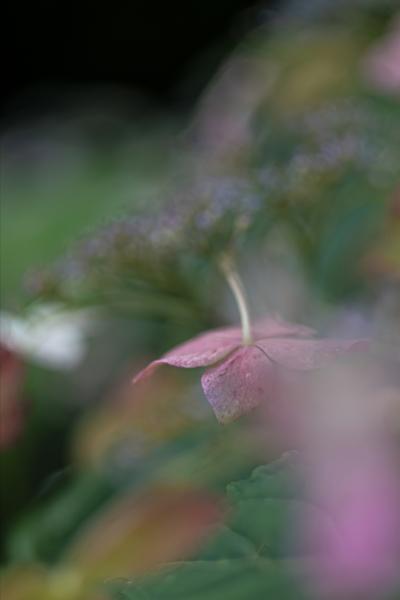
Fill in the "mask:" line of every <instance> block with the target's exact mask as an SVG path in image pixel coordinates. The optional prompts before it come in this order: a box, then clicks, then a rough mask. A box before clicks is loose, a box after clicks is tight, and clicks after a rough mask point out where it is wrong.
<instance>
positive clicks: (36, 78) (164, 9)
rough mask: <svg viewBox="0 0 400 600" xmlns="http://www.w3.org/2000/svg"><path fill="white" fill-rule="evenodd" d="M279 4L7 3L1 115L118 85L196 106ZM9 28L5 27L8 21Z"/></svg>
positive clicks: (159, 101) (228, 0)
mask: <svg viewBox="0 0 400 600" xmlns="http://www.w3.org/2000/svg"><path fill="white" fill-rule="evenodd" d="M278 4H279V0H267V1H265V0H264V2H262V3H260V2H255V1H254V0H186V1H181V2H178V1H174V2H166V1H165V2H164V1H163V0H157V1H154V0H153V1H151V0H147V1H146V0H132V1H131V2H128V1H126V2H108V3H104V4H102V3H98V2H90V1H86V2H85V1H83V2H81V3H79V4H78V3H75V4H74V3H71V2H65V1H61V2H60V1H57V2H53V3H47V2H40V1H39V2H38V1H37V2H30V3H28V2H26V3H25V4H21V3H20V2H13V3H12V4H11V3H10V6H9V8H8V19H6V21H5V23H4V25H3V27H4V32H5V33H6V34H8V40H7V42H6V48H5V55H6V60H5V63H4V66H5V67H6V68H5V71H6V72H7V75H5V72H3V94H2V101H1V103H2V105H1V109H2V114H3V116H6V117H11V118H18V116H20V113H23V114H25V113H26V112H27V111H28V112H32V111H37V110H39V111H45V110H46V108H47V105H50V107H51V106H52V103H53V99H54V95H56V96H57V95H60V93H61V95H62V92H63V91H64V90H65V93H66V94H68V93H69V92H70V90H71V86H72V87H73V86H82V85H88V86H93V85H94V86H96V85H101V86H103V85H106V86H108V85H116V86H122V87H123V88H124V89H127V90H128V91H129V90H131V89H132V90H135V91H139V92H140V93H141V94H142V95H143V97H144V98H145V99H146V100H147V101H149V102H152V103H155V104H156V105H160V106H161V107H163V108H164V107H165V108H171V107H172V108H180V107H182V106H185V105H187V104H188V103H191V102H192V101H193V99H194V98H195V97H196V96H197V95H198V93H199V92H200V91H201V89H202V88H203V86H204V85H205V83H206V82H207V81H208V79H209V78H210V76H211V75H212V73H213V72H214V71H215V70H216V68H218V65H219V64H220V62H221V61H222V59H223V57H224V56H226V54H227V53H228V52H229V51H230V50H231V49H232V48H233V47H234V46H235V45H236V44H237V43H238V41H240V39H241V38H242V37H243V35H244V34H245V33H246V31H248V30H250V29H252V28H254V26H257V25H258V24H260V22H265V21H266V20H268V19H269V18H270V17H271V16H272V15H273V14H274V13H275V12H276V10H277V6H278ZM7 21H8V22H7Z"/></svg>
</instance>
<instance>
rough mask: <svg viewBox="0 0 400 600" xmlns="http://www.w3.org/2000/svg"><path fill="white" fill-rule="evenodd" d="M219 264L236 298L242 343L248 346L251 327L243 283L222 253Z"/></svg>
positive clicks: (231, 263)
mask: <svg viewBox="0 0 400 600" xmlns="http://www.w3.org/2000/svg"><path fill="white" fill-rule="evenodd" d="M219 264H220V267H221V270H222V272H223V274H224V276H225V279H226V281H227V283H228V285H229V287H230V288H231V290H232V293H233V295H234V297H235V300H236V303H237V306H238V309H239V314H240V320H241V323H242V338H243V344H244V345H245V346H249V345H250V344H251V343H252V337H251V329H250V316H249V309H248V307H247V302H246V296H245V292H244V288H243V284H242V282H241V279H240V277H239V274H238V273H237V271H236V270H235V268H234V265H233V262H232V260H231V259H230V258H229V257H228V256H227V255H224V256H223V257H222V258H221V260H220V263H219Z"/></svg>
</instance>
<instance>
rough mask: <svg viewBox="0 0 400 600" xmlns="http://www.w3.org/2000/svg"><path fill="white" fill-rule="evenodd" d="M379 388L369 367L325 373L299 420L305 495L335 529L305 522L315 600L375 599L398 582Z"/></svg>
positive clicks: (397, 489) (396, 496)
mask: <svg viewBox="0 0 400 600" xmlns="http://www.w3.org/2000/svg"><path fill="white" fill-rule="evenodd" d="M382 383H383V382H382V381H381V380H380V374H379V373H378V372H377V370H376V369H375V365H373V364H372V363H368V364H367V365H364V366H360V365H356V366H354V365H347V366H343V365H341V366H340V367H339V368H337V367H335V368H334V369H333V370H332V369H327V370H324V372H321V373H320V377H319V381H318V382H317V385H316V387H314V390H313V392H314V393H313V399H312V402H311V406H310V410H309V411H306V412H305V414H304V417H303V425H304V429H303V436H304V444H305V446H306V448H307V450H308V457H309V465H310V470H309V473H308V487H309V493H310V495H311V497H312V499H313V501H314V502H315V503H316V504H318V505H319V506H322V507H324V508H325V509H326V510H327V511H328V513H329V514H330V515H331V517H332V518H333V522H334V524H335V527H334V528H329V529H328V528H323V527H320V524H319V523H318V522H313V521H312V520H310V519H308V520H307V517H306V515H305V519H304V520H305V522H304V523H303V526H304V527H305V531H306V539H307V543H310V542H311V545H312V546H313V547H314V548H316V549H317V550H318V554H317V558H316V560H315V564H314V569H313V573H312V575H313V580H314V585H315V586H316V587H317V589H318V590H319V596H318V597H319V598H321V597H324V598H325V597H329V598H332V597H333V598H335V599H336V598H346V599H347V598H348V597H349V595H350V597H352V598H353V597H354V596H353V594H355V595H356V597H357V598H363V599H364V598H373V599H374V600H376V598H383V597H384V594H385V593H386V591H387V590H388V589H390V586H391V585H392V584H394V582H395V580H396V577H398V565H399V564H400V510H399V508H400V478H399V476H398V469H399V465H398V463H397V459H396V453H395V450H394V444H393V443H392V440H391V439H390V435H389V432H388V428H387V423H386V420H387V414H388V410H389V408H390V407H389V406H387V403H386V402H385V395H384V394H383V393H382ZM396 463H397V464H396Z"/></svg>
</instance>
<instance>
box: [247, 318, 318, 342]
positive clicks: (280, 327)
mask: <svg viewBox="0 0 400 600" xmlns="http://www.w3.org/2000/svg"><path fill="white" fill-rule="evenodd" d="M314 334H315V331H314V329H311V328H310V327H306V326H305V325H298V324H297V323H288V322H287V321H283V320H282V319H279V317H276V318H275V317H265V318H264V319H260V320H259V321H257V322H256V323H255V325H254V327H253V335H254V338H255V339H256V340H260V339H263V338H269V337H287V336H291V337H312V336H313V335H314Z"/></svg>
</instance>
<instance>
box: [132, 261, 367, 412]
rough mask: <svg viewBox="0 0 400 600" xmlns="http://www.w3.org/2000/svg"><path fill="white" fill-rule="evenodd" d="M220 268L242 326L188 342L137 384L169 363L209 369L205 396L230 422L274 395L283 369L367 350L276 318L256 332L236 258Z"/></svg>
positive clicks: (318, 364) (142, 374)
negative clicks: (316, 335) (251, 322)
mask: <svg viewBox="0 0 400 600" xmlns="http://www.w3.org/2000/svg"><path fill="white" fill-rule="evenodd" d="M220 267H221V270H222V272H223V274H224V276H225V278H226V281H227V283H228V285H229V287H230V288H231V291H232V293H233V295H234V297H235V300H236V303H237V306H238V310H239V313H240V318H241V327H224V328H219V329H214V330H212V331H207V332H205V333H203V334H200V335H199V336H197V337H195V338H193V339H192V340H189V341H187V342H184V343H183V344H181V345H179V346H177V347H176V348H173V349H172V350H170V351H169V352H167V353H166V354H165V355H164V356H162V357H161V358H159V359H157V360H154V361H153V362H151V363H150V364H149V365H148V366H147V367H146V368H145V369H143V370H142V371H141V372H140V373H139V374H138V375H136V377H135V378H134V380H133V383H137V382H138V381H140V380H141V379H143V378H145V377H147V376H149V375H151V374H152V373H153V371H154V370H155V369H156V368H157V367H158V366H159V365H163V364H165V365H171V366H173V367H181V368H184V369H194V368H197V367H208V368H207V369H206V371H205V372H204V373H203V375H202V378H201V385H202V387H203V391H204V394H205V396H206V398H207V400H208V401H209V403H210V404H211V406H212V408H213V410H214V413H215V416H216V417H217V419H218V420H219V421H220V422H221V423H227V422H229V421H232V420H233V419H236V418H237V417H239V416H240V415H242V414H244V413H246V412H248V411H249V410H251V409H252V408H255V407H256V406H258V405H259V404H260V403H261V402H262V401H263V400H265V399H266V398H268V395H271V390H272V389H274V388H275V386H274V385H273V383H274V382H275V376H276V375H278V374H279V367H281V368H286V369H290V370H298V371H309V370H311V369H316V368H318V367H321V366H323V365H324V364H325V363H326V362H327V361H328V362H329V361H330V360H331V359H333V358H335V357H336V356H338V355H340V354H343V353H344V352H348V351H351V350H359V349H364V348H365V345H366V341H365V340H348V339H345V340H334V339H325V340H323V339H315V338H314V337H313V336H314V335H315V331H314V330H313V329H310V328H309V327H305V326H304V325H298V324H295V323H287V322H285V321H283V320H281V319H279V318H276V317H266V318H264V319H263V320H261V321H259V322H258V323H256V324H255V325H254V326H253V327H252V326H251V324H250V317H249V311H248V307H247V303H246V297H245V293H244V290H243V287H242V283H241V281H240V278H239V275H238V274H237V273H236V271H235V270H234V268H233V263H232V262H231V260H230V258H229V257H227V256H223V257H222V258H221V261H220Z"/></svg>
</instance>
